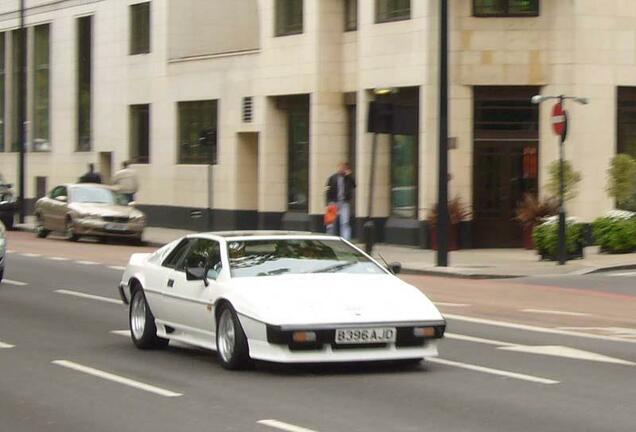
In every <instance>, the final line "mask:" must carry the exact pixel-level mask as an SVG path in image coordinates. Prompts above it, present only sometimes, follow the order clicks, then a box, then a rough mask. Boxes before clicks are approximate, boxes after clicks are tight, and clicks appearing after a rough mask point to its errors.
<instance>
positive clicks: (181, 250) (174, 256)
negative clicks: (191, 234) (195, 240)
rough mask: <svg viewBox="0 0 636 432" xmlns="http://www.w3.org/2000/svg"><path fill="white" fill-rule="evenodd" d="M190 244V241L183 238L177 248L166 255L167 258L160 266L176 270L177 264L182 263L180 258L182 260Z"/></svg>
mask: <svg viewBox="0 0 636 432" xmlns="http://www.w3.org/2000/svg"><path fill="white" fill-rule="evenodd" d="M191 244H192V239H189V238H185V239H183V240H181V242H180V243H179V244H178V245H177V246H175V248H174V249H172V252H170V253H169V254H168V257H167V258H166V259H165V260H164V261H163V263H162V264H161V265H162V266H163V267H168V268H172V269H176V268H177V265H178V264H179V262H180V261H182V259H181V258H183V255H184V254H185V252H186V251H187V250H188V248H189V246H190V245H191Z"/></svg>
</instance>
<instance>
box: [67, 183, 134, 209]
mask: <svg viewBox="0 0 636 432" xmlns="http://www.w3.org/2000/svg"><path fill="white" fill-rule="evenodd" d="M70 193H71V202H76V203H94V204H110V205H126V199H125V198H124V197H123V196H122V195H121V194H118V193H116V192H113V191H111V190H110V189H106V188H103V187H74V188H71V189H70Z"/></svg>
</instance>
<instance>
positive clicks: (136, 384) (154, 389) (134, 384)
mask: <svg viewBox="0 0 636 432" xmlns="http://www.w3.org/2000/svg"><path fill="white" fill-rule="evenodd" d="M51 363H53V364H55V365H58V366H62V367H65V368H68V369H73V370H76V371H78V372H82V373H85V374H88V375H92V376H95V377H98V378H102V379H105V380H108V381H113V382H116V383H119V384H124V385H127V386H129V387H134V388H137V389H140V390H144V391H147V392H149V393H154V394H157V395H159V396H165V397H179V396H183V393H175V392H173V391H170V390H166V389H162V388H160V387H155V386H152V385H150V384H144V383H142V382H139V381H135V380H132V379H130V378H126V377H123V376H119V375H115V374H112V373H108V372H104V371H101V370H99V369H93V368H91V367H88V366H82V365H81V364H78V363H74V362H72V361H67V360H55V361H52V362H51Z"/></svg>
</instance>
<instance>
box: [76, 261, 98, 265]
mask: <svg viewBox="0 0 636 432" xmlns="http://www.w3.org/2000/svg"><path fill="white" fill-rule="evenodd" d="M75 262H76V263H77V264H83V265H96V264H97V263H96V262H94V261H75Z"/></svg>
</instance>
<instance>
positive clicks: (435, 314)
mask: <svg viewBox="0 0 636 432" xmlns="http://www.w3.org/2000/svg"><path fill="white" fill-rule="evenodd" d="M230 285H231V288H232V289H230V290H229V292H230V293H231V295H230V296H231V297H234V298H230V301H231V302H232V303H233V305H234V306H235V308H236V309H237V311H238V312H239V313H242V314H244V315H247V316H249V317H252V318H255V319H257V320H260V321H263V322H266V323H268V324H275V325H304V324H344V323H350V324H355V323H380V322H406V321H409V322H410V321H439V320H442V319H443V317H442V315H441V314H440V312H439V311H438V310H437V308H436V307H435V305H433V303H432V302H431V301H430V300H429V299H428V298H427V297H426V296H425V295H424V294H423V293H422V292H421V291H420V290H418V289H417V288H415V287H413V286H411V285H409V284H407V283H405V282H403V281H401V280H400V279H398V278H397V277H395V276H392V275H388V274H387V275H362V274H360V275H357V274H341V275H340V274H312V275H280V276H271V277H249V278H236V279H233V280H232V281H231V282H230Z"/></svg>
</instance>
